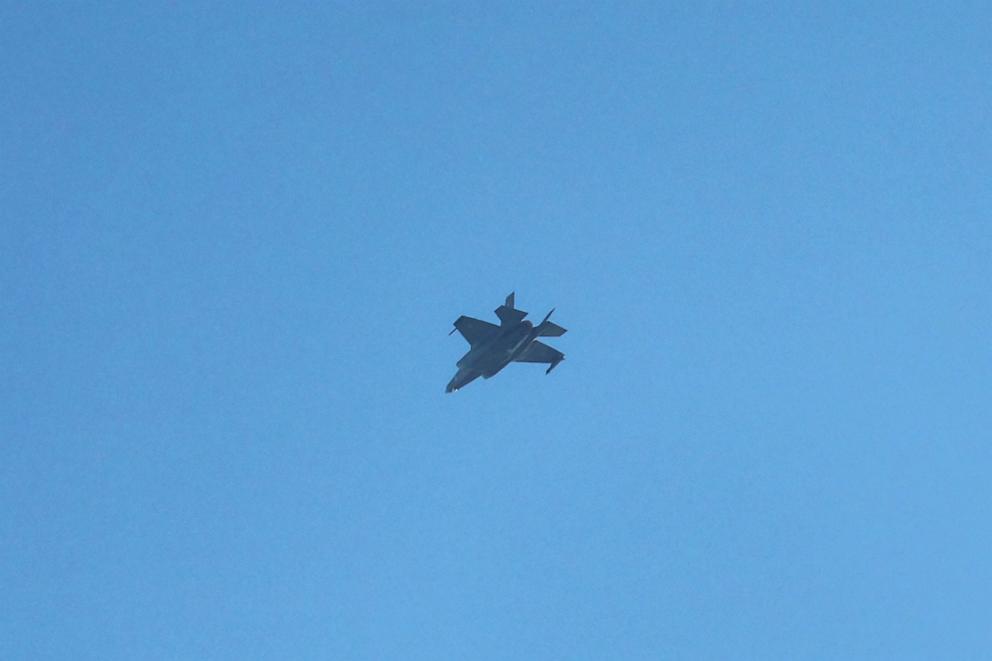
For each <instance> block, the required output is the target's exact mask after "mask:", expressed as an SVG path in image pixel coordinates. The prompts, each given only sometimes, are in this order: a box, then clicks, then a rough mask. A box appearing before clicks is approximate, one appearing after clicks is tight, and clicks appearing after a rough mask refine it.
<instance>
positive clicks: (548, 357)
mask: <svg viewBox="0 0 992 661" xmlns="http://www.w3.org/2000/svg"><path fill="white" fill-rule="evenodd" d="M564 358H565V354H563V353H562V352H561V351H558V350H557V349H552V348H551V347H549V346H548V345H547V344H544V343H542V342H538V341H537V340H535V341H533V342H531V343H530V346H529V347H527V348H526V349H524V352H523V353H522V354H520V355H519V356H517V357H516V358H514V359H513V360H514V362H517V363H551V364H552V365H551V366H552V367H554V366H555V365H557V364H558V363H560V362H561V361H562V359H564ZM548 371H549V372H550V371H551V370H550V369H549V370H548Z"/></svg>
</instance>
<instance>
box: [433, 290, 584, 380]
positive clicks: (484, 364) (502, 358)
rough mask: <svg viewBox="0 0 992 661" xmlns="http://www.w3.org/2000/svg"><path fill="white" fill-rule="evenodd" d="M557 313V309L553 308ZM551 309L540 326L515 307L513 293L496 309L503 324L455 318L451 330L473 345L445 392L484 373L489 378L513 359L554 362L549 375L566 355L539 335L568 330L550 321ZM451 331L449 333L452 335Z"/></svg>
mask: <svg viewBox="0 0 992 661" xmlns="http://www.w3.org/2000/svg"><path fill="white" fill-rule="evenodd" d="M551 312H554V308H552V309H551ZM551 312H549V313H548V316H546V317H545V318H544V321H542V322H541V323H539V324H538V325H537V326H535V325H534V324H532V323H530V322H529V321H526V320H524V317H526V316H527V313H526V312H524V311H523V310H517V309H516V308H514V307H513V292H511V293H510V295H509V296H507V297H506V304H505V305H501V306H499V307H498V308H496V316H497V317H499V321H500V325H499V326H497V325H496V324H491V323H489V322H488V321H482V320H481V319H473V318H472V317H466V316H464V315H462V316H461V317H458V319H456V320H455V327H454V329H452V331H451V333H454V332H455V331H458V332H459V333H461V334H462V337H464V338H465V339H466V340H467V341H468V343H469V344H470V345H472V348H471V349H469V352H468V353H467V354H465V355H464V356H462V358H461V360H459V361H458V363H457V366H458V372H457V373H456V374H455V376H454V378H452V379H451V381H450V382H449V383H448V387H447V388H446V389H445V392H453V391H455V390H458V389H459V388H463V387H465V386H466V385H468V384H469V383H471V382H472V381H474V380H475V379H477V378H479V377H480V376H481V377H482V378H484V379H488V378H489V377H491V376H494V375H495V374H496V373H497V372H499V371H500V370H501V369H503V368H504V367H506V366H507V365H509V364H510V363H512V362H517V363H550V367H548V370H547V372H545V374H548V373H549V372H551V370H553V369H554V368H555V366H557V365H558V363H560V362H561V361H563V360H564V359H565V354H563V353H562V352H560V351H558V350H557V349H552V348H551V347H549V346H548V345H547V344H544V343H542V342H538V341H537V338H539V337H558V336H560V335H564V334H565V329H564V328H562V327H561V326H559V325H558V324H556V323H554V322H552V321H548V318H549V317H551ZM451 333H448V334H449V335H451Z"/></svg>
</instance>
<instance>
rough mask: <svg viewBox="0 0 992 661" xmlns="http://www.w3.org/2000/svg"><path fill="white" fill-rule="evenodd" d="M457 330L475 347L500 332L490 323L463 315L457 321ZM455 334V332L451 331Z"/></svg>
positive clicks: (497, 327)
mask: <svg viewBox="0 0 992 661" xmlns="http://www.w3.org/2000/svg"><path fill="white" fill-rule="evenodd" d="M455 330H457V331H458V332H459V333H461V334H462V337H464V338H465V340H466V341H467V342H468V343H469V344H470V345H472V346H473V347H474V346H475V345H476V344H478V343H479V342H483V341H485V340H487V339H488V338H490V337H492V336H493V334H494V333H496V332H497V331H499V326H497V325H496V324H491V323H489V322H488V321H483V320H481V319H475V318H473V317H466V316H465V315H462V316H460V317H458V319H456V320H455ZM451 332H452V333H454V332H455V331H451Z"/></svg>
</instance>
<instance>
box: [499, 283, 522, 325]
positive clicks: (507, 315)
mask: <svg viewBox="0 0 992 661" xmlns="http://www.w3.org/2000/svg"><path fill="white" fill-rule="evenodd" d="M513 294H514V292H512V291H511V292H510V294H509V296H507V297H506V303H505V304H504V305H501V306H499V307H498V308H496V316H497V317H499V320H500V323H501V324H502V325H503V326H507V325H509V324H515V323H517V322H518V321H520V320H521V319H523V318H524V317H526V316H527V313H526V312H524V311H523V310H517V309H515V308H514V307H513V300H514V298H513Z"/></svg>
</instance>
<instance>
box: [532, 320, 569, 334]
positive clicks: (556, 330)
mask: <svg viewBox="0 0 992 661" xmlns="http://www.w3.org/2000/svg"><path fill="white" fill-rule="evenodd" d="M567 332H568V329H567V328H562V327H561V326H559V325H558V324H556V323H555V322H553V321H545V322H543V323H542V324H541V325H540V326H538V327H537V335H538V337H561V336H562V335H564V334H565V333H567Z"/></svg>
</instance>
